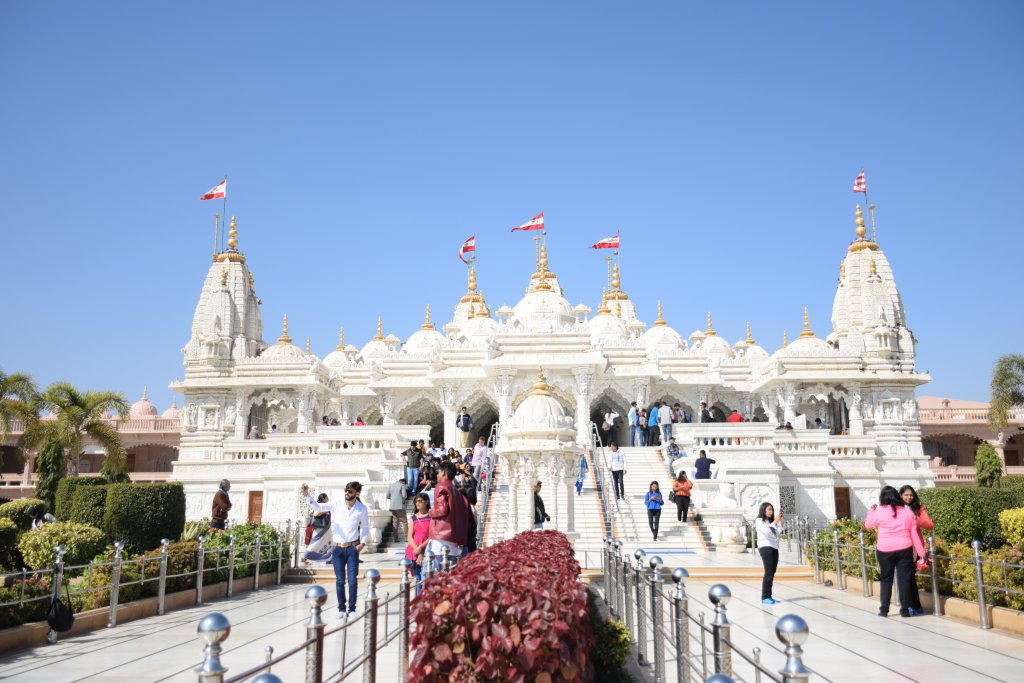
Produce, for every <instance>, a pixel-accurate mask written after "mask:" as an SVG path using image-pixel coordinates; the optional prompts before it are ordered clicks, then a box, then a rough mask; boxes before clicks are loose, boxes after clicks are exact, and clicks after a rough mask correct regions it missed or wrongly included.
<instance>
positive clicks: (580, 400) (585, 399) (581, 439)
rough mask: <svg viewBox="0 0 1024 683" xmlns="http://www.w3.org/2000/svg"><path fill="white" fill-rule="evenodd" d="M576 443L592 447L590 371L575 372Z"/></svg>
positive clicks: (591, 382)
mask: <svg viewBox="0 0 1024 683" xmlns="http://www.w3.org/2000/svg"><path fill="white" fill-rule="evenodd" d="M573 377H574V378H575V380H576V387H575V389H576V443H578V444H580V445H581V446H583V447H584V448H590V447H592V446H593V444H592V443H591V440H590V436H591V434H590V401H591V396H590V394H591V390H592V388H593V380H594V374H593V373H592V372H591V371H590V370H576V371H575V372H574V373H573Z"/></svg>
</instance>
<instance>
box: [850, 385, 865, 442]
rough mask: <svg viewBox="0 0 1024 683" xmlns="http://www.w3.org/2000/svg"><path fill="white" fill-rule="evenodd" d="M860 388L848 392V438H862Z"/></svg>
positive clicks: (862, 424) (862, 418) (856, 387)
mask: <svg viewBox="0 0 1024 683" xmlns="http://www.w3.org/2000/svg"><path fill="white" fill-rule="evenodd" d="M860 402H861V396H860V386H854V387H853V388H852V389H851V391H850V406H849V407H850V436H864V416H863V415H862V414H861V412H860Z"/></svg>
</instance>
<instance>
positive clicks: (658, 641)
mask: <svg viewBox="0 0 1024 683" xmlns="http://www.w3.org/2000/svg"><path fill="white" fill-rule="evenodd" d="M662 564H664V563H663V562H662V561H661V558H660V557H658V556H657V555H655V556H654V557H652V558H651V559H650V560H649V561H648V565H649V566H650V568H651V573H650V574H649V576H648V578H649V579H650V582H651V632H652V635H653V637H654V643H653V649H654V683H664V682H665V635H664V631H665V624H664V617H665V610H664V606H663V605H662V602H661V565H662Z"/></svg>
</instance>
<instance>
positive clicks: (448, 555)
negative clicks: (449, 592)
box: [441, 546, 452, 573]
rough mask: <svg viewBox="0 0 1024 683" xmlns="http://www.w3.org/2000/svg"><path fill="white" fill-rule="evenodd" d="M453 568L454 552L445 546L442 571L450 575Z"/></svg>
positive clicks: (442, 553)
mask: <svg viewBox="0 0 1024 683" xmlns="http://www.w3.org/2000/svg"><path fill="white" fill-rule="evenodd" d="M451 568H452V551H451V550H449V549H448V546H445V547H444V548H442V549H441V571H443V572H445V573H448V572H449V571H451Z"/></svg>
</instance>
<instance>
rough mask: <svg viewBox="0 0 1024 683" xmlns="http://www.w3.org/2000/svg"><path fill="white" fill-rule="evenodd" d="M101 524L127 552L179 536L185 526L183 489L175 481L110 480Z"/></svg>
mask: <svg viewBox="0 0 1024 683" xmlns="http://www.w3.org/2000/svg"><path fill="white" fill-rule="evenodd" d="M103 528H104V529H105V530H106V532H107V534H108V535H109V536H110V538H112V539H114V540H117V541H121V542H123V543H124V549H125V551H126V552H130V553H139V552H145V551H147V550H152V549H154V548H156V547H158V546H159V545H160V539H162V538H172V539H173V538H178V537H179V536H181V532H182V529H184V528H185V490H184V488H182V485H181V484H178V483H173V484H111V485H110V491H109V493H107V509H106V512H105V513H104V516H103Z"/></svg>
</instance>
